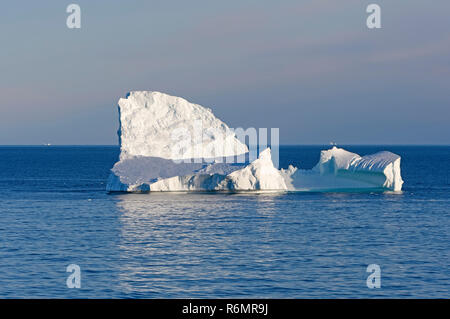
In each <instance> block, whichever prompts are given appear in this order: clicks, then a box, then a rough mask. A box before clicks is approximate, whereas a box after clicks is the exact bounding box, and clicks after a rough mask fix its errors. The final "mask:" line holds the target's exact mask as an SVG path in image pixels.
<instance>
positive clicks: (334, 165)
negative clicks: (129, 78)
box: [106, 91, 403, 192]
mask: <svg viewBox="0 0 450 319" xmlns="http://www.w3.org/2000/svg"><path fill="white" fill-rule="evenodd" d="M118 111H119V130H118V136H119V145H120V156H119V161H118V162H117V163H116V164H115V165H114V167H113V168H112V169H111V174H110V176H109V178H108V182H107V186H106V190H107V191H108V192H153V191H158V192H169V191H172V192H193V191H275V192H286V191H341V190H343V191H347V190H360V189H375V190H392V191H400V190H401V187H402V184H403V181H402V178H401V174H400V156H398V155H396V154H393V153H390V152H380V153H377V154H373V155H368V156H362V157H361V156H359V155H358V154H355V153H351V152H348V151H346V150H344V149H341V148H337V147H333V148H332V149H329V150H324V151H322V152H321V155H320V160H319V163H318V164H317V165H316V166H315V167H314V168H313V169H312V170H302V169H298V168H296V167H293V166H292V165H291V166H289V168H287V169H281V170H279V169H277V168H276V167H275V166H274V164H273V161H272V155H271V150H270V148H266V149H265V150H263V151H262V152H260V154H259V156H258V158H257V159H255V160H254V161H250V160H249V158H250V156H249V149H248V147H247V146H246V145H245V144H244V143H242V142H241V141H240V140H239V139H238V138H237V136H236V134H235V133H234V131H233V130H232V129H230V128H229V127H228V126H227V125H226V124H225V123H224V122H222V121H221V120H219V119H218V118H217V117H216V116H215V115H214V114H213V112H212V111H211V110H210V109H208V108H205V107H203V106H201V105H198V104H193V103H190V102H188V101H187V100H185V99H183V98H180V97H174V96H170V95H168V94H164V93H160V92H153V91H134V92H130V93H128V94H127V95H126V97H125V98H121V99H120V100H119V103H118ZM186 141H187V142H186ZM237 158H240V159H241V160H236V159H237ZM242 159H244V160H242Z"/></svg>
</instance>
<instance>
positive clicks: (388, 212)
mask: <svg viewBox="0 0 450 319" xmlns="http://www.w3.org/2000/svg"><path fill="white" fill-rule="evenodd" d="M324 148H328V147H323V146H283V147H281V148H280V166H281V167H287V166H288V164H290V163H292V164H294V165H296V166H299V167H302V168H311V167H313V166H314V164H315V163H316V162H317V161H318V159H319V154H320V150H321V149H324ZM345 148H346V149H348V150H349V151H353V152H357V153H359V154H361V155H364V154H370V153H374V152H377V151H381V150H389V151H392V152H394V153H397V154H399V155H401V156H402V164H401V168H402V176H403V179H404V181H405V184H404V190H403V192H402V193H401V194H393V193H329V194H324V193H285V194H214V193H196V194H168V193H152V194H114V195H111V194H107V193H106V192H105V183H106V180H107V177H108V174H109V170H110V169H111V167H112V166H113V164H114V163H115V162H116V160H117V158H118V155H119V149H118V148H117V147H108V146H107V147H69V146H64V147H62V146H61V147H58V146H50V147H6V146H5V147H0V298H183V297H185V298H188V297H189V298H412V297H416V298H432V297H437V298H450V272H449V270H450V196H449V195H450V147H447V146H441V147H439V146H436V147H430V146H347V147H345ZM69 264H77V265H79V267H80V269H81V288H80V289H76V288H73V289H69V288H68V287H67V285H66V280H67V278H68V276H69V275H70V274H71V273H69V272H66V268H67V266H68V265H69ZM370 264H377V265H379V266H380V269H381V287H380V288H374V289H369V288H368V287H367V285H366V280H367V277H368V276H369V275H370V273H368V272H366V269H367V266H368V265H370Z"/></svg>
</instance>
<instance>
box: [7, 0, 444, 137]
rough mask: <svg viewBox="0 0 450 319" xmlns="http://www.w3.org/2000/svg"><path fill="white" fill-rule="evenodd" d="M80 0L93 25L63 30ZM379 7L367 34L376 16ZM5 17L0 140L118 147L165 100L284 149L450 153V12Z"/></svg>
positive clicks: (409, 6)
mask: <svg viewBox="0 0 450 319" xmlns="http://www.w3.org/2000/svg"><path fill="white" fill-rule="evenodd" d="M70 3H77V4H79V5H80V6H81V10H82V27H81V29H80V30H70V29H68V28H67V27H66V18H67V15H68V14H67V13H66V12H65V9H66V6H67V5H68V4H70ZM370 3H378V4H379V5H380V6H381V8H382V29H381V30H369V29H368V28H367V27H366V24H365V21H366V18H367V13H366V12H365V11H366V7H367V5H368V4H370ZM0 8H1V10H0V40H1V50H0V74H1V76H0V97H1V101H0V144H42V143H47V142H49V143H52V144H116V143H117V135H116V131H117V125H118V121H117V107H116V105H117V101H118V99H119V98H120V97H123V96H125V94H126V93H127V92H128V91H130V90H157V91H162V92H166V93H169V94H173V95H178V96H182V97H184V98H186V99H188V100H189V101H192V102H195V103H198V104H201V105H204V106H208V107H210V108H212V109H213V111H214V113H215V114H216V115H217V116H218V117H219V118H221V119H222V120H224V121H225V122H226V123H227V124H228V125H229V126H230V127H244V128H247V127H256V128H258V127H269V128H270V127H279V128H280V139H281V143H283V144H326V143H328V142H330V141H335V142H337V143H339V144H449V140H450V129H449V119H450V93H449V92H450V19H449V16H450V2H449V1H448V0H437V1H433V2H432V5H431V4H430V1H425V0H420V1H419V0H408V1H399V0H397V1H392V0H390V1H376V0H373V1H361V0H346V1H336V0H327V1H325V0H309V1H301V0H295V1H265V0H254V1H245V0H240V1H211V0H209V1H206V0H205V1H195V0H194V1H193V0H190V1H111V0H110V1H99V0H96V1H92V0H89V1H87V0H83V1H61V0H59V1H32V2H31V1H22V0H15V1H9V3H6V2H2V5H1V7H0Z"/></svg>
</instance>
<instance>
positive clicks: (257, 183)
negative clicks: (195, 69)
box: [106, 148, 287, 192]
mask: <svg viewBox="0 0 450 319" xmlns="http://www.w3.org/2000/svg"><path fill="white" fill-rule="evenodd" d="M106 190H107V191H108V192H151V191H152V192H154V191H158V192H161V191H173V192H180V191H285V190H287V186H286V184H285V181H284V178H283V176H282V175H281V172H280V171H279V170H277V169H276V168H275V167H274V165H273V162H272V156H271V152H270V149H269V148H268V149H266V150H265V151H263V152H261V154H260V155H259V158H258V159H256V160H255V161H253V162H252V163H250V164H248V165H246V164H227V163H222V162H221V163H212V164H204V163H176V162H174V161H172V160H165V159H161V158H148V157H136V158H132V159H128V160H123V161H120V162H118V163H116V165H115V166H114V168H113V169H112V172H111V175H110V176H109V179H108V184H107V187H106Z"/></svg>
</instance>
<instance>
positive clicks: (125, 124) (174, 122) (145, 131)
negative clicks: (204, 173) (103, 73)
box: [119, 91, 248, 160]
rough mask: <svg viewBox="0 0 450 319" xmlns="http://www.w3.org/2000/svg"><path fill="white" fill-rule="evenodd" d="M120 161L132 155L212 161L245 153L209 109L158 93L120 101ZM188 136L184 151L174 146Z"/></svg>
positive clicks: (233, 135)
mask: <svg viewBox="0 0 450 319" xmlns="http://www.w3.org/2000/svg"><path fill="white" fill-rule="evenodd" d="M119 114H120V115H119V120H120V130H119V141H120V147H121V154H120V159H126V158H130V157H132V156H146V157H159V158H165V159H174V160H175V159H188V158H214V157H220V156H233V155H238V154H243V153H246V152H248V149H247V146H246V145H245V144H243V143H241V142H240V141H239V140H238V139H237V138H236V136H235V134H234V133H233V132H232V131H231V130H230V129H229V127H228V126H227V125H226V124H225V123H223V122H222V121H221V120H219V119H218V118H216V117H215V116H214V114H213V113H212V112H211V110H210V109H207V108H205V107H203V106H200V105H197V104H193V103H189V102H188V101H186V100H185V99H183V98H180V97H175V96H170V95H167V94H164V93H160V92H147V91H144V92H130V93H129V94H128V95H127V97H126V98H124V99H120V100H119ZM186 134H187V135H190V136H191V142H190V143H187V145H186V147H185V148H184V149H183V152H177V149H176V147H174V144H175V143H177V141H178V140H179V138H183V137H185V136H184V135H186Z"/></svg>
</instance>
